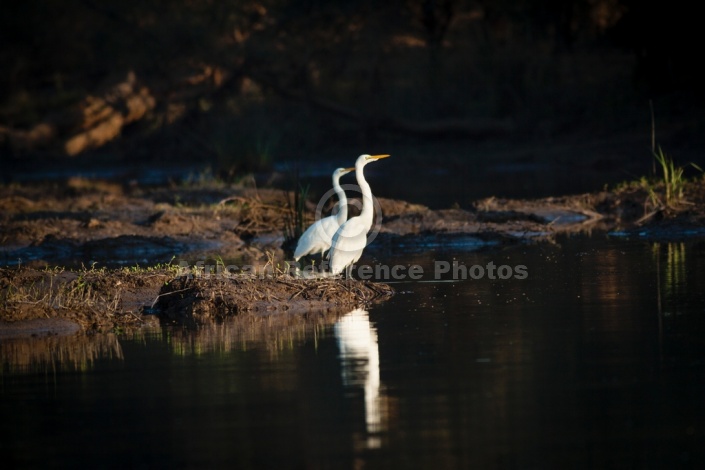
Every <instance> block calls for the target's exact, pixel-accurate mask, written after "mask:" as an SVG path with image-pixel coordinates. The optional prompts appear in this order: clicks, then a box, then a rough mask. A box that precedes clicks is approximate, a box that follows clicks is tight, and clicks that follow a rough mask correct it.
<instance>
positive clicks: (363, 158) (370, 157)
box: [357, 154, 389, 165]
mask: <svg viewBox="0 0 705 470" xmlns="http://www.w3.org/2000/svg"><path fill="white" fill-rule="evenodd" d="M387 157H389V155H386V154H385V155H367V154H364V155H360V156H359V157H358V159H357V163H360V164H363V165H365V164H367V163H370V162H374V161H376V160H381V159H382V158H387Z"/></svg>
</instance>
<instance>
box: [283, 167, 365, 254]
mask: <svg viewBox="0 0 705 470" xmlns="http://www.w3.org/2000/svg"><path fill="white" fill-rule="evenodd" d="M354 169H355V168H338V169H337V170H335V171H334V172H333V190H334V191H335V194H337V195H338V213H337V214H333V215H329V216H328V217H324V218H322V219H319V220H317V221H315V222H314V223H313V224H312V225H311V226H310V227H309V228H307V229H306V231H305V232H304V233H303V234H302V235H301V237H300V238H299V242H298V243H297V244H296V250H294V260H295V261H299V258H301V257H302V256H306V255H315V254H318V253H320V254H321V256H323V253H325V252H326V251H328V250H329V249H330V245H331V242H332V239H333V235H335V232H336V231H337V230H338V227H340V226H341V225H342V224H343V222H345V221H346V220H347V218H348V200H347V198H346V197H345V191H343V188H341V187H340V177H341V176H343V175H345V174H347V173H350V172H351V171H353V170H354Z"/></svg>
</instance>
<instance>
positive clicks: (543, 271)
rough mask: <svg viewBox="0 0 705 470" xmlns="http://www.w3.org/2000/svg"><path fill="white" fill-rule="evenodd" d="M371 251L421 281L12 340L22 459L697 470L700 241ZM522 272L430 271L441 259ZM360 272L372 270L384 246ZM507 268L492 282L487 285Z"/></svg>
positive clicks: (10, 445) (14, 456)
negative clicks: (294, 315)
mask: <svg viewBox="0 0 705 470" xmlns="http://www.w3.org/2000/svg"><path fill="white" fill-rule="evenodd" d="M459 248H460V247H456V246H453V247H451V250H452V251H439V250H436V251H433V252H423V251H421V252H414V253H413V254H411V255H410V254H408V253H405V251H408V250H405V249H402V248H400V249H399V252H396V253H395V252H392V253H385V254H384V255H381V254H377V256H379V257H380V258H383V259H384V262H385V263H391V264H394V263H403V264H404V265H408V264H418V265H420V266H421V267H422V269H423V272H424V275H423V278H422V279H421V280H419V281H413V282H407V281H404V282H399V283H396V284H394V286H395V288H396V289H397V291H398V294H397V295H396V296H394V297H393V298H392V299H391V300H389V301H387V302H385V303H383V304H378V305H373V306H371V307H369V308H367V309H355V310H353V311H351V312H349V313H347V314H345V315H343V316H341V317H339V318H338V319H337V321H336V320H335V319H333V320H321V321H318V322H308V323H306V322H299V323H296V322H294V323H293V324H291V325H288V326H282V325H281V324H279V323H271V322H270V323H267V322H266V321H264V322H260V323H257V324H251V325H243V324H238V323H236V322H230V323H224V324H221V325H211V326H208V327H205V328H203V329H202V330H200V331H195V332H192V331H182V330H174V329H167V328H164V329H161V328H157V329H153V330H145V331H142V332H140V333H138V334H135V335H130V336H127V335H98V336H92V337H71V338H51V339H39V340H34V342H33V343H27V342H21V341H3V342H2V343H0V348H1V349H0V351H1V352H2V362H3V365H2V375H0V413H1V415H2V417H3V419H2V420H0V423H1V424H0V429H1V431H0V432H1V435H0V439H1V441H0V442H2V443H3V444H2V446H3V450H4V458H3V461H4V462H8V463H10V464H12V465H11V466H35V467H36V466H42V467H44V466H69V465H75V464H76V463H84V464H87V465H91V466H97V467H125V466H129V467H133V468H134V467H150V466H159V467H167V466H175V467H199V468H203V467H225V466H227V467H230V468H335V469H345V468H395V467H396V468H517V467H518V468H546V467H547V466H550V467H560V468H569V467H572V468H588V467H589V468H592V467H598V468H606V467H639V468H644V467H647V468H648V467H666V466H668V467H675V466H688V467H695V466H698V464H700V465H701V464H703V463H705V458H704V457H705V456H704V455H703V450H702V449H703V448H702V442H704V438H705V427H704V425H703V423H705V293H703V289H702V286H703V285H705V243H703V242H698V241H692V242H687V243H661V244H655V243H648V242H643V241H630V240H623V239H614V238H608V237H605V236H600V235H595V236H593V237H592V238H585V237H576V238H566V239H560V240H559V241H558V243H556V244H539V245H532V246H517V247H511V248H507V249H500V248H496V247H490V248H489V249H482V250H476V249H469V250H462V249H459ZM454 259H455V260H456V261H458V263H459V264H464V265H466V266H468V267H469V266H475V265H478V266H484V267H486V266H487V263H489V262H492V263H494V264H495V265H496V266H500V265H506V266H510V267H512V268H514V267H516V266H518V265H523V266H525V267H526V270H527V273H528V276H526V278H525V279H517V278H516V277H511V278H508V279H504V280H503V279H499V278H496V279H489V277H487V276H485V277H484V278H482V279H472V278H471V277H468V279H466V280H458V281H456V280H453V279H452V275H451V274H449V273H444V274H442V275H440V276H439V277H440V278H441V279H435V277H436V276H435V275H434V266H435V263H436V262H437V261H450V262H452V261H453V260H454ZM362 261H364V262H367V263H371V264H374V263H376V262H377V260H376V259H374V258H373V257H372V255H371V254H366V255H365V257H363V260H362ZM495 277H497V276H495Z"/></svg>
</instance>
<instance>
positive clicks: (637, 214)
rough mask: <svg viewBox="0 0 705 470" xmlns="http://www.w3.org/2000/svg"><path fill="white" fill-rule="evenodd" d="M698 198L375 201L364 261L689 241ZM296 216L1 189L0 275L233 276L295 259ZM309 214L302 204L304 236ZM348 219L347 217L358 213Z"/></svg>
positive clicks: (74, 183) (100, 191)
mask: <svg viewBox="0 0 705 470" xmlns="http://www.w3.org/2000/svg"><path fill="white" fill-rule="evenodd" d="M704 188H705V185H704V184H703V182H702V181H700V182H698V183H690V184H689V185H687V187H686V190H685V194H684V202H683V203H682V204H680V205H679V206H678V207H665V206H659V205H658V204H656V203H654V202H653V201H652V200H651V197H650V193H649V188H646V187H643V186H639V185H638V184H634V185H632V186H625V187H624V188H621V189H619V190H614V191H602V192H598V193H590V194H580V195H574V196H566V197H554V198H543V199H535V200H509V199H497V198H488V199H483V200H479V201H470V202H468V203H467V204H461V205H457V204H456V205H455V207H450V208H447V209H442V210H431V209H429V208H428V207H426V206H422V205H418V204H413V203H409V202H405V201H398V200H391V199H379V204H380V213H381V214H382V224H381V226H380V230H379V234H378V237H377V238H376V239H375V242H374V243H372V244H371V245H370V246H369V247H368V249H370V250H385V249H387V248H388V247H390V246H398V245H406V246H407V247H410V246H417V247H422V246H423V245H424V244H429V245H430V246H433V245H434V244H437V245H442V244H444V243H446V242H448V243H456V244H457V243H461V244H467V245H468V246H469V245H472V244H478V245H484V244H490V245H493V244H507V243H517V242H519V243H523V242H527V241H536V240H542V239H550V238H551V237H553V236H555V235H556V234H559V233H575V232H593V231H607V232H609V231H615V232H619V233H624V234H627V235H631V234H647V235H646V236H649V234H651V233H653V234H654V236H658V237H660V238H663V237H668V236H673V237H677V236H680V235H682V234H683V233H693V230H695V232H694V233H696V234H697V233H699V232H698V231H697V229H698V228H700V227H702V226H703V225H705V223H704V221H705V215H704V212H705V211H704V210H703V207H705V204H704V203H705V190H704ZM656 190H657V191H658V187H656ZM293 204H294V196H293V194H291V193H287V192H285V191H280V190H272V189H257V188H247V187H242V186H224V185H221V186H216V187H199V186H188V187H186V186H183V185H182V186H173V187H159V188H140V187H134V186H130V185H119V184H115V183H110V182H104V181H93V180H83V179H72V180H69V181H67V182H66V183H65V184H62V185H49V186H46V185H45V186H42V185H32V186H5V187H0V265H4V266H17V265H29V266H34V267H44V266H46V265H49V266H65V267H74V268H76V267H81V266H91V265H92V264H93V263H96V265H98V266H107V267H120V266H133V265H142V266H153V265H155V264H157V263H167V262H169V261H174V260H176V261H177V262H178V261H179V260H186V261H187V262H189V264H192V263H194V262H196V261H197V260H204V259H205V258H206V257H208V256H211V257H213V256H217V257H219V258H220V259H222V260H225V261H227V262H229V263H235V264H240V265H241V264H262V263H265V262H266V261H267V259H268V258H270V257H273V258H275V259H277V260H286V259H290V257H291V250H292V248H293V245H292V243H291V242H290V243H286V242H287V238H288V237H290V234H291V233H292V231H293V226H294V225H293V221H294V220H295V214H294V211H293V209H292V207H293ZM315 209H316V205H315V203H314V201H308V202H307V206H306V211H305V214H304V225H308V224H309V223H311V222H312V221H313V215H314V213H315ZM350 211H351V215H354V207H351V209H350ZM289 240H293V238H289Z"/></svg>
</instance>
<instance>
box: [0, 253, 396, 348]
mask: <svg viewBox="0 0 705 470" xmlns="http://www.w3.org/2000/svg"><path fill="white" fill-rule="evenodd" d="M393 294H394V291H393V289H392V288H391V287H389V286H388V285H386V284H382V283H373V282H366V281H356V280H341V279H334V278H322V279H303V278H298V277H292V276H290V275H288V274H272V275H267V274H262V275H259V276H255V275H246V274H240V275H232V274H227V273H220V274H218V275H215V274H204V273H198V272H196V273H194V272H193V271H190V272H185V271H183V270H180V269H179V268H176V267H172V268H158V269H131V270H130V269H120V270H108V269H100V270H95V269H91V270H82V271H69V270H60V269H53V270H38V269H34V268H29V267H22V268H8V269H2V270H0V339H1V338H8V337H24V336H54V335H62V334H72V333H75V332H76V331H78V330H79V329H80V330H83V331H86V332H108V331H116V330H118V331H120V330H125V329H132V328H140V327H143V326H145V325H151V326H156V325H181V326H187V327H199V326H201V325H204V324H206V323H209V322H212V321H222V320H224V319H226V318H229V317H235V316H237V317H241V318H248V317H266V316H268V315H273V314H276V315H277V316H310V315H314V316H318V315H324V314H325V315H330V314H335V313H337V314H344V313H345V312H347V311H349V310H350V309H352V308H357V307H361V306H365V305H369V304H370V303H372V302H376V301H380V300H384V299H385V298H388V297H390V296H392V295H393Z"/></svg>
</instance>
